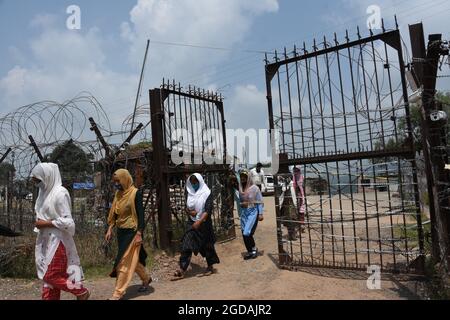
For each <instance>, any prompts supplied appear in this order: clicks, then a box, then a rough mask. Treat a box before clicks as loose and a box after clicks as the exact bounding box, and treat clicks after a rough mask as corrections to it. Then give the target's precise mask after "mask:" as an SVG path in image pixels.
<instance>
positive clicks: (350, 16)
mask: <svg viewBox="0 0 450 320" xmlns="http://www.w3.org/2000/svg"><path fill="white" fill-rule="evenodd" d="M70 5H77V6H79V8H80V10H81V29H79V30H69V29H68V28H67V26H66V20H67V19H68V17H69V16H70V14H67V13H66V9H67V7H68V6H70ZM370 5H378V6H379V7H380V8H381V14H382V16H383V17H384V19H385V21H386V24H387V26H388V27H389V26H390V27H393V26H394V21H393V15H394V14H397V16H398V20H399V24H400V28H401V30H402V34H403V37H404V38H405V39H404V40H405V42H406V43H408V42H409V37H408V32H407V26H408V24H413V23H417V22H420V21H422V22H424V26H425V32H426V34H429V33H443V34H444V38H447V39H450V30H449V29H448V20H449V18H450V1H449V0H410V1H405V0H381V1H376V0H335V1H325V0H315V1H299V0H122V1H114V2H112V1H107V0H91V1H87V0H71V1H66V0H58V1H57V0H41V1H25V0H0V33H1V39H2V41H1V42H0V56H1V57H2V59H0V116H1V115H4V114H6V113H8V112H10V111H12V110H15V109H17V108H19V107H21V106H23V105H27V104H30V103H34V102H37V101H41V100H55V101H65V100H68V99H71V98H73V97H75V96H76V95H77V94H78V93H79V92H83V91H88V92H90V93H92V94H93V95H94V96H95V97H96V98H97V100H98V101H99V102H100V103H101V104H102V106H103V108H104V109H105V110H106V111H107V113H108V116H109V118H110V120H111V123H112V126H113V127H114V128H117V129H119V128H120V124H121V122H122V120H123V119H124V117H126V116H127V115H129V114H130V113H132V111H133V107H134V100H135V96H136V91H137V86H138V81H139V73H140V68H141V64H142V59H143V55H144V51H145V45H146V40H147V39H150V40H151V44H150V50H149V56H148V64H147V67H146V70H145V77H144V85H143V93H142V96H141V98H140V103H141V104H144V103H148V90H149V89H151V88H155V87H159V85H160V83H161V80H162V78H170V79H176V81H177V82H180V83H181V84H182V85H183V86H187V85H189V84H190V85H195V86H197V87H201V88H206V89H212V90H217V91H219V92H221V93H222V94H223V95H224V97H225V116H226V118H227V126H228V127H229V128H243V129H248V128H267V127H268V116H267V103H266V92H265V81H264V54H263V51H269V52H273V51H274V50H279V51H281V50H283V48H284V47H287V48H288V49H292V48H293V46H294V45H295V44H296V45H302V43H303V42H304V41H305V42H306V43H307V45H311V44H312V39H313V37H318V38H319V39H322V38H323V36H324V35H326V36H328V37H332V36H333V32H336V33H337V34H338V37H343V35H344V34H345V30H346V29H348V30H349V32H350V34H353V35H354V34H355V33H356V26H358V25H359V26H360V27H362V30H363V33H365V34H368V30H367V28H366V27H365V26H366V20H367V18H368V14H367V12H366V10H367V8H368V7H369V6H370ZM168 43H170V44H168ZM174 43H175V44H184V45H189V46H180V45H173V44H174ZM193 46H197V47H193ZM206 47H209V48H206ZM210 47H216V48H217V47H218V48H222V49H221V50H214V49H211V48H210ZM439 86H440V88H441V89H444V90H448V89H449V87H448V82H443V83H440V84H439Z"/></svg>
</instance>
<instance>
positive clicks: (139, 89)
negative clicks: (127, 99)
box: [130, 40, 150, 132]
mask: <svg viewBox="0 0 450 320" xmlns="http://www.w3.org/2000/svg"><path fill="white" fill-rule="evenodd" d="M149 46H150V40H147V48H146V49H145V55H144V63H143V64H142V70H141V77H140V79H139V86H138V91H137V94H136V101H135V103H134V112H133V119H132V121H131V130H130V132H133V129H134V119H135V118H136V109H137V106H138V103H139V97H140V95H141V90H142V80H143V79H144V71H145V63H146V62H147V55H148V48H149Z"/></svg>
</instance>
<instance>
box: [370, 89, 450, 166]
mask: <svg viewBox="0 0 450 320" xmlns="http://www.w3.org/2000/svg"><path fill="white" fill-rule="evenodd" d="M436 102H437V103H441V104H442V109H443V111H445V112H446V113H447V115H449V116H450V93H449V92H447V93H443V92H438V93H437V94H436ZM420 108H421V104H420V103H416V104H412V105H411V107H410V110H409V111H410V120H411V127H412V132H413V139H414V145H415V148H416V152H419V153H421V152H422V133H421V129H420V128H421V122H420V117H421V115H420V112H421V110H420ZM397 128H398V131H397V133H398V141H397V142H396V141H395V138H390V139H389V140H387V141H385V146H384V149H383V145H382V142H381V140H379V141H376V142H375V144H374V149H375V150H382V149H383V150H386V151H392V150H396V149H399V148H402V146H403V145H404V144H405V141H406V138H407V137H408V124H407V122H406V117H401V118H399V120H398V125H397ZM449 134H450V131H449ZM448 138H450V136H449V137H448ZM384 161H385V159H375V160H374V161H373V163H382V162H384ZM388 161H391V159H388Z"/></svg>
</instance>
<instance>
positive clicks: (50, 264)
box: [31, 163, 90, 300]
mask: <svg viewBox="0 0 450 320" xmlns="http://www.w3.org/2000/svg"><path fill="white" fill-rule="evenodd" d="M31 178H32V180H33V182H34V183H35V184H36V186H37V187H38V188H39V195H38V198H37V200H36V204H35V212H36V223H35V227H36V228H35V232H36V233H37V239H36V248H35V258H36V268H37V275H38V277H39V279H41V280H43V281H44V285H43V290H42V299H43V300H59V299H60V294H61V291H66V292H70V293H72V294H73V295H75V296H76V297H77V299H78V300H87V299H88V298H89V295H90V294H89V290H87V289H86V288H84V287H83V284H82V280H83V272H82V269H81V267H80V258H79V257H78V253H77V249H76V247H75V242H74V240H73V236H74V235H75V222H74V221H73V219H72V214H71V201H70V195H69V192H68V191H67V189H66V188H64V187H63V186H62V181H61V174H60V172H59V168H58V165H56V164H54V163H40V164H38V165H37V166H36V167H35V168H34V169H33V171H32V172H31Z"/></svg>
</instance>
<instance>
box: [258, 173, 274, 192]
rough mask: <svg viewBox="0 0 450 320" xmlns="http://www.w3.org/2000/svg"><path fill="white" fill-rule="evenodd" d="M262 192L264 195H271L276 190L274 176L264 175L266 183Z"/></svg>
mask: <svg viewBox="0 0 450 320" xmlns="http://www.w3.org/2000/svg"><path fill="white" fill-rule="evenodd" d="M261 192H262V193H263V195H269V194H273V193H274V192H275V188H274V177H273V176H269V175H266V176H264V185H263V186H262V190H261Z"/></svg>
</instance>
